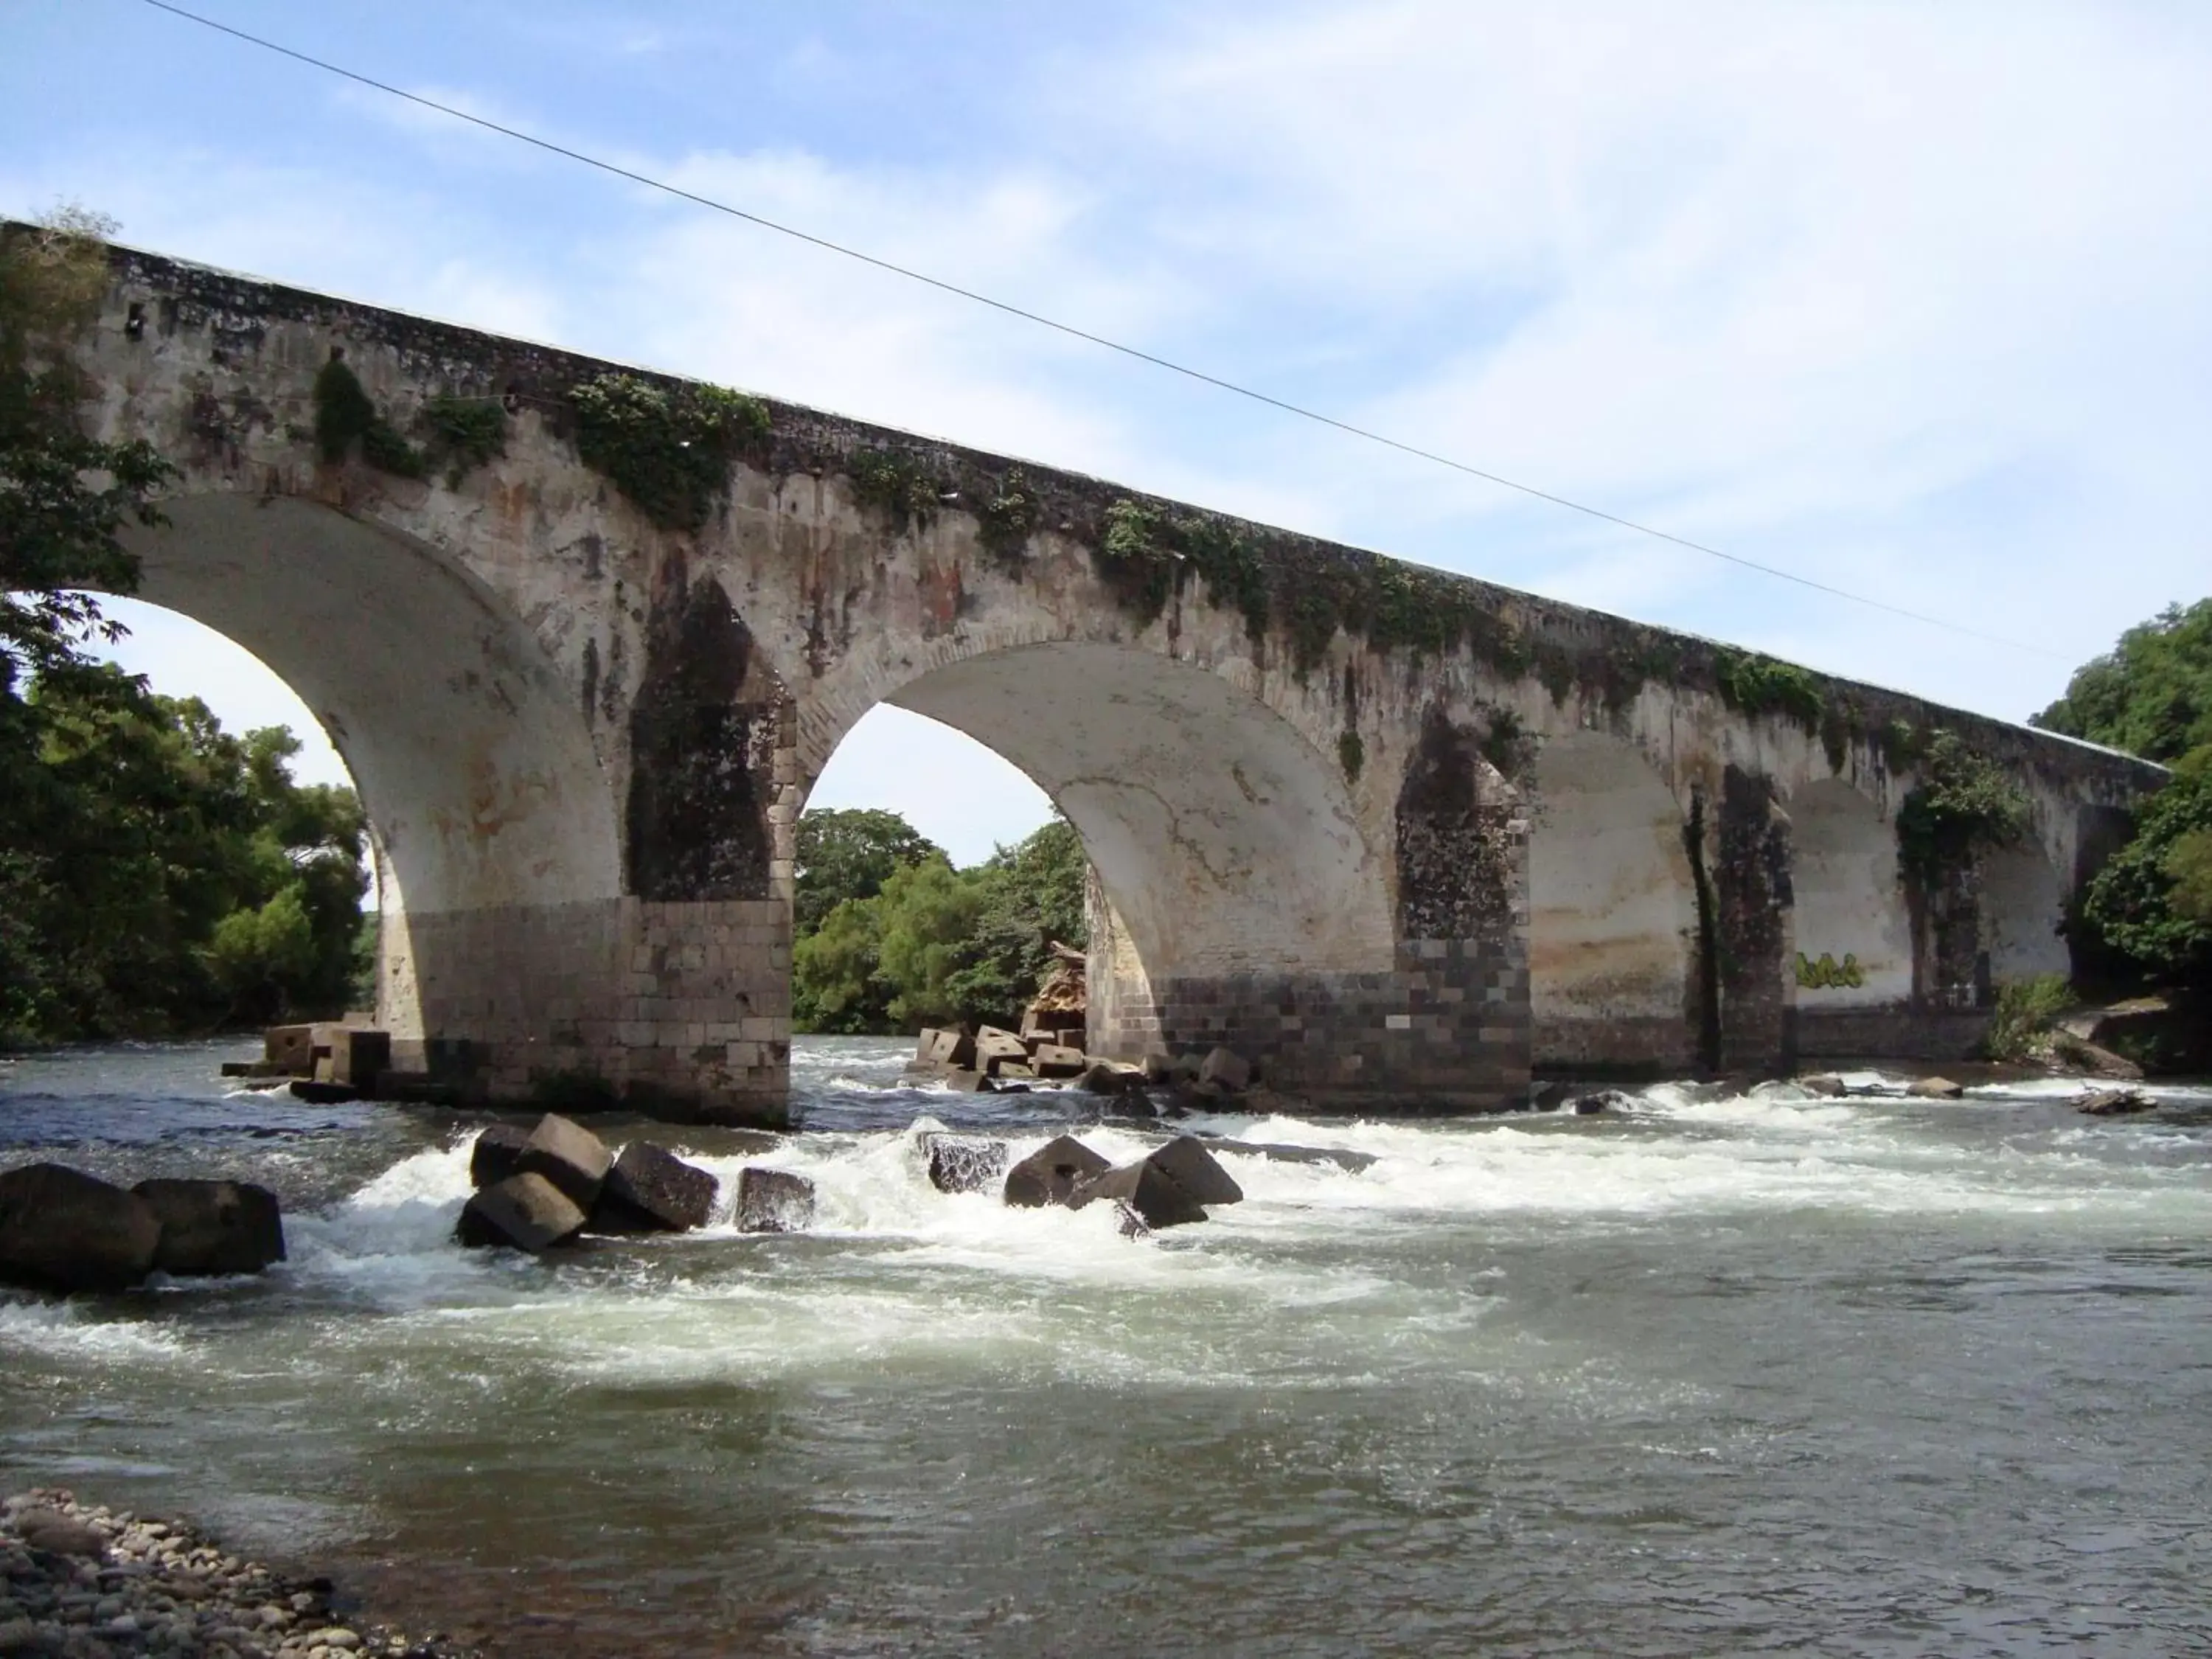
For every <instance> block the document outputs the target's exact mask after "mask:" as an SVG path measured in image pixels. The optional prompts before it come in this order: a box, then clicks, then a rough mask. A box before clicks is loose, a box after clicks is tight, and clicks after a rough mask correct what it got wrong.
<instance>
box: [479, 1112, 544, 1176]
mask: <svg viewBox="0 0 2212 1659" xmlns="http://www.w3.org/2000/svg"><path fill="white" fill-rule="evenodd" d="M529 1144H530V1131H529V1130H527V1129H526V1128H524V1127H522V1126H521V1125H520V1123H495V1124H492V1125H491V1126H490V1127H488V1128H486V1129H485V1130H484V1132H483V1133H482V1134H480V1135H478V1136H477V1144H476V1145H475V1146H473V1147H471V1148H470V1150H469V1185H470V1186H471V1187H493V1186H496V1185H498V1184H499V1183H500V1182H502V1181H504V1180H506V1179H507V1176H511V1175H520V1174H521V1173H522V1149H523V1148H524V1147H525V1146H528V1145H529Z"/></svg>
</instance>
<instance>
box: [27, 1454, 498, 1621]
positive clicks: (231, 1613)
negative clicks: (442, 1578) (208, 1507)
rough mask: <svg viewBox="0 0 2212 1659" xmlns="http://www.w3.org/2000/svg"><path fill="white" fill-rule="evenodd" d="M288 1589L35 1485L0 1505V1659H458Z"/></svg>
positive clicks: (297, 1588)
mask: <svg viewBox="0 0 2212 1659" xmlns="http://www.w3.org/2000/svg"><path fill="white" fill-rule="evenodd" d="M330 1593H331V1584H330V1582H329V1581H328V1580H327V1579H318V1580H309V1581H306V1582H300V1581H296V1580H294V1579H290V1578H288V1577H284V1576H283V1575H282V1574H280V1573H278V1572H276V1571H272V1570H270V1568H268V1567H265V1566H263V1565H260V1564H259V1563H258V1562H253V1561H247V1560H243V1559H240V1557H238V1556H236V1555H233V1554H228V1553H225V1552H224V1551H223V1550H222V1547H220V1546H218V1545H216V1544H214V1543H212V1542H210V1541H209V1540H208V1539H207V1538H205V1537H204V1536H203V1535H202V1534H199V1533H197V1532H196V1531H194V1530H193V1529H192V1528H191V1527H188V1526H185V1525H184V1524H182V1523H181V1522H173V1521H156V1520H151V1519H147V1518H143V1517H141V1516H137V1515H134V1514H132V1513H131V1512H130V1511H129V1510H106V1509H102V1508H100V1507H98V1506H96V1505H94V1504H80V1503H78V1502H77V1501H76V1498H75V1497H74V1495H72V1494H71V1493H70V1492H64V1491H61V1490H59V1489H58V1488H52V1487H41V1488H38V1489H36V1490H33V1491H31V1492H23V1493H21V1494H19V1495H18V1496H16V1497H14V1498H8V1499H6V1500H4V1502H0V1654H4V1655H9V1656H14V1655H16V1654H36V1655H55V1656H60V1659H125V1656H137V1655H141V1654H143V1655H149V1656H163V1659H166V1656H185V1659H201V1656H206V1659H354V1656H370V1655H375V1656H383V1659H392V1656H404V1659H470V1656H471V1650H468V1649H465V1648H461V1647H457V1646H453V1645H452V1644H447V1643H446V1642H444V1641H442V1640H441V1639H439V1638H435V1637H431V1638H426V1639H422V1640H416V1639H410V1638H409V1637H408V1636H406V1635H405V1634H404V1633H402V1632H398V1631H395V1630H390V1629H387V1628H385V1627H383V1626H375V1625H369V1624H364V1623H360V1622H356V1621H354V1620H345V1619H341V1618H339V1617H337V1616H336V1615H335V1614H334V1613H332V1611H331V1602H330Z"/></svg>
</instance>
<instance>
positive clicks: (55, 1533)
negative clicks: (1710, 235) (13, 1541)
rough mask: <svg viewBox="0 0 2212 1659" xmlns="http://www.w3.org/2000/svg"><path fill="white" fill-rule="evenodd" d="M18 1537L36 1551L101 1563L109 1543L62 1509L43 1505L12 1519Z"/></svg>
mask: <svg viewBox="0 0 2212 1659" xmlns="http://www.w3.org/2000/svg"><path fill="white" fill-rule="evenodd" d="M9 1525H10V1526H12V1527H13V1528H15V1536H16V1537H18V1538H20V1539H21V1540H22V1541H24V1542H25V1543H26V1544H28V1545H29V1546H30V1547H32V1548H33V1549H34V1550H45V1551H46V1553H48V1554H50V1555H74V1556H78V1557H82V1558H83V1559H88V1560H98V1559H100V1557H101V1556H103V1555H105V1554H106V1553H107V1541H106V1539H105V1538H103V1537H101V1536H100V1534H99V1533H98V1532H97V1531H95V1530H94V1528H91V1527H89V1526H88V1525H86V1524H85V1523H84V1522H82V1521H79V1520H77V1519H76V1518H75V1517H74V1516H67V1515H64V1514H63V1513H62V1512H61V1511H60V1510H54V1509H47V1508H46V1507H44V1506H43V1505H40V1506H37V1507H33V1508H27V1509H21V1510H16V1511H15V1514H14V1515H13V1516H9Z"/></svg>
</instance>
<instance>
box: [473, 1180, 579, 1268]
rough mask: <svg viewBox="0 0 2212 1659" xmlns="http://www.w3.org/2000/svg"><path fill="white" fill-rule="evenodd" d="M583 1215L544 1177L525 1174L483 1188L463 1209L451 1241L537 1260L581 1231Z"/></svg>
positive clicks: (570, 1200)
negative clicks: (502, 1247)
mask: <svg viewBox="0 0 2212 1659" xmlns="http://www.w3.org/2000/svg"><path fill="white" fill-rule="evenodd" d="M584 1218H585V1212H584V1210H583V1208H582V1206H580V1205H578V1204H577V1203H576V1202H575V1201H574V1200H573V1199H571V1198H570V1197H569V1196H568V1194H566V1193H564V1192H562V1190H561V1189H560V1188H558V1187H556V1186H555V1185H554V1184H553V1183H552V1182H550V1181H548V1180H547V1179H546V1178H545V1177H544V1176H542V1175H538V1174H535V1173H532V1172H529V1171H526V1172H524V1173H523V1174H521V1175H515V1176H508V1177H507V1179H506V1180H504V1181H501V1182H496V1183H495V1184H494V1185H492V1186H489V1187H487V1188H484V1189H483V1191H482V1192H480V1193H477V1194H475V1195H474V1196H473V1197H471V1199H470V1200H469V1201H468V1203H467V1204H465V1206H462V1209H461V1218H460V1222H459V1225H457V1226H456V1227H455V1228H454V1229H453V1236H454V1237H456V1238H458V1239H459V1240H460V1242H461V1243H464V1244H466V1245H469V1246H470V1247H471V1248H473V1249H481V1248H483V1247H484V1246H486V1245H493V1244H511V1245H513V1247H514V1248H515V1249H518V1250H527V1251H529V1252H530V1254H531V1255H537V1254H538V1252H539V1251H541V1250H549V1249H552V1248H553V1246H555V1245H556V1244H561V1243H566V1242H568V1240H569V1239H572V1238H574V1237H575V1236H576V1235H577V1234H578V1233H580V1232H581V1231H584Z"/></svg>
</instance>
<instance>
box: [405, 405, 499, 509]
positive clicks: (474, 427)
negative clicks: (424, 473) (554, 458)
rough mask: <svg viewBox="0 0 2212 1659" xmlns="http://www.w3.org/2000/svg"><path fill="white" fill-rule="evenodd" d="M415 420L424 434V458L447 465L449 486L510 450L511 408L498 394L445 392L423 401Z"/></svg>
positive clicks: (430, 461)
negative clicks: (475, 395)
mask: <svg viewBox="0 0 2212 1659" xmlns="http://www.w3.org/2000/svg"><path fill="white" fill-rule="evenodd" d="M415 424H416V429H417V430H418V431H420V432H421V433H422V435H423V438H422V451H423V459H425V460H426V461H427V462H428V464H429V465H432V466H442V467H443V468H445V470H446V487H447V489H458V488H459V485H460V482H461V480H462V479H463V478H465V477H467V476H468V475H469V474H470V473H471V472H473V471H476V469H477V468H478V467H480V466H487V465H490V463H491V462H492V461H494V460H495V459H498V458H499V457H500V456H501V455H504V454H506V453H507V410H506V409H505V407H504V406H502V405H501V403H500V401H499V400H498V399H497V398H458V397H453V396H450V395H448V394H446V393H442V392H441V394H440V395H438V396H437V397H435V398H431V399H430V401H429V402H428V403H427V404H423V406H422V414H420V415H419V416H416V421H415Z"/></svg>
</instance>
